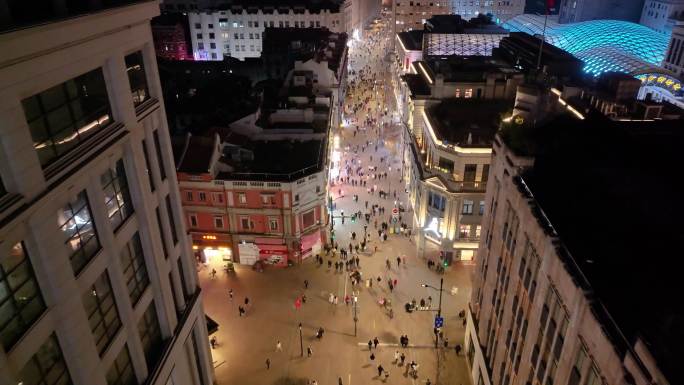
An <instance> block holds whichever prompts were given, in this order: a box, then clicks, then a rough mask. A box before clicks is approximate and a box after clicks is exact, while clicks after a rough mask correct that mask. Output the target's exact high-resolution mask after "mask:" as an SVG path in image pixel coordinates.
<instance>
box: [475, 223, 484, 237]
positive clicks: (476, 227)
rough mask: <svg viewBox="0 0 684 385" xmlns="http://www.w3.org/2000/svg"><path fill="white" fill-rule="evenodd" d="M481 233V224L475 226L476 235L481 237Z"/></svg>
mask: <svg viewBox="0 0 684 385" xmlns="http://www.w3.org/2000/svg"><path fill="white" fill-rule="evenodd" d="M481 233H482V226H480V225H477V226H475V237H476V238H480V234H481Z"/></svg>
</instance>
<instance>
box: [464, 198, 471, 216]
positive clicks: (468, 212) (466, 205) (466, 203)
mask: <svg viewBox="0 0 684 385" xmlns="http://www.w3.org/2000/svg"><path fill="white" fill-rule="evenodd" d="M461 213H462V214H465V215H471V214H472V213H473V201H471V200H469V199H464V200H463V210H462V211H461Z"/></svg>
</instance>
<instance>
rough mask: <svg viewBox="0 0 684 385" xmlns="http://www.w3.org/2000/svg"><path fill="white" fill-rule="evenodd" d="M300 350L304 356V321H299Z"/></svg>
mask: <svg viewBox="0 0 684 385" xmlns="http://www.w3.org/2000/svg"><path fill="white" fill-rule="evenodd" d="M299 352H300V353H301V355H302V357H304V341H303V339H302V323H301V322H300V323H299Z"/></svg>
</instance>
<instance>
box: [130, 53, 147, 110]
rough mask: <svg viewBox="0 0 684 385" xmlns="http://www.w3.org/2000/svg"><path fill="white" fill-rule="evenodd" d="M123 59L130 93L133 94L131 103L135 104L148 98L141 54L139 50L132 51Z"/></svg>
mask: <svg viewBox="0 0 684 385" xmlns="http://www.w3.org/2000/svg"><path fill="white" fill-rule="evenodd" d="M125 61H126V73H127V74H128V82H129V83H130V85H131V93H132V94H133V105H134V106H137V105H139V104H140V103H142V102H144V101H145V100H147V99H149V98H150V91H149V89H148V88H147V77H146V76H145V63H144V61H143V54H142V52H141V51H138V52H133V53H132V54H130V55H127V56H126V57H125Z"/></svg>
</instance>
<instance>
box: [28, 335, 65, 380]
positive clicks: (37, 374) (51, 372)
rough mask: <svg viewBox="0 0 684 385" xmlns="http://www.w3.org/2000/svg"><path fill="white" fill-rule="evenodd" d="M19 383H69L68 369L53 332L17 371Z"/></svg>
mask: <svg viewBox="0 0 684 385" xmlns="http://www.w3.org/2000/svg"><path fill="white" fill-rule="evenodd" d="M19 384H24V385H34V384H35V385H65V384H71V377H70V376H69V370H68V369H67V367H66V364H65V363H64V358H63V357H62V349H60V347H59V342H58V341H57V337H56V336H55V334H54V333H53V334H52V335H50V337H48V338H47V340H46V341H45V342H44V343H43V344H42V345H41V346H40V348H38V351H36V354H34V355H33V356H32V357H31V358H30V359H29V360H28V362H27V363H26V365H24V367H23V368H22V369H21V371H20V372H19Z"/></svg>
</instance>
